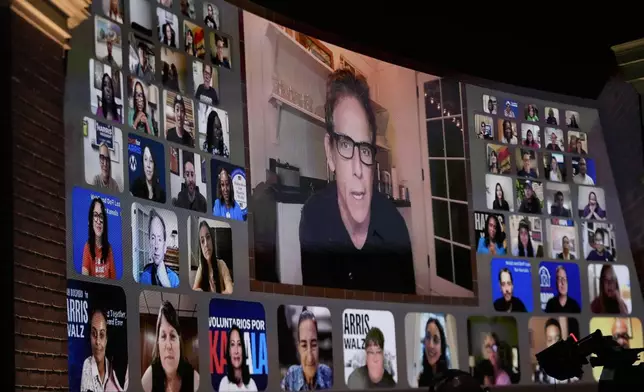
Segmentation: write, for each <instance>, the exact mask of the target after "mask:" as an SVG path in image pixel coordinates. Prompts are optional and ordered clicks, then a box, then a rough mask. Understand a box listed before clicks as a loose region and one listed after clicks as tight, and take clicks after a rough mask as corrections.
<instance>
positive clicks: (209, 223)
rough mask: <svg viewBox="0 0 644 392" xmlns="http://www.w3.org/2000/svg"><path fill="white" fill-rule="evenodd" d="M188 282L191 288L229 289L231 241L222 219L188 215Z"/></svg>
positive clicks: (231, 285)
mask: <svg viewBox="0 0 644 392" xmlns="http://www.w3.org/2000/svg"><path fill="white" fill-rule="evenodd" d="M188 254H189V255H190V286H191V287H192V289H193V290H195V291H205V292H210V293H217V294H232V292H233V243H232V231H231V229H230V225H229V224H228V223H226V222H221V221H216V220H212V219H204V218H199V217H196V216H190V217H188Z"/></svg>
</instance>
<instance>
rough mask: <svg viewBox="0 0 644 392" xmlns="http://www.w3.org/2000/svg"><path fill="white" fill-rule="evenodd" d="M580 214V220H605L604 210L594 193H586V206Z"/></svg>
mask: <svg viewBox="0 0 644 392" xmlns="http://www.w3.org/2000/svg"><path fill="white" fill-rule="evenodd" d="M580 212H581V214H580V215H581V218H584V219H595V220H605V219H606V210H604V209H602V207H601V205H600V204H599V201H598V200H597V194H596V193H595V192H590V193H588V204H586V206H585V207H584V209H583V211H580Z"/></svg>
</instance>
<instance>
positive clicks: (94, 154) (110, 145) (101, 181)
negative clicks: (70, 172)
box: [83, 117, 123, 192]
mask: <svg viewBox="0 0 644 392" xmlns="http://www.w3.org/2000/svg"><path fill="white" fill-rule="evenodd" d="M122 146H123V133H122V132H121V130H120V129H118V128H116V127H113V126H112V125H109V124H104V123H101V122H99V121H96V120H94V119H93V118H90V117H85V118H84V119H83V151H84V163H85V181H86V182H87V183H88V184H89V185H93V186H95V187H97V188H99V189H101V190H107V191H110V192H122V191H123V148H122Z"/></svg>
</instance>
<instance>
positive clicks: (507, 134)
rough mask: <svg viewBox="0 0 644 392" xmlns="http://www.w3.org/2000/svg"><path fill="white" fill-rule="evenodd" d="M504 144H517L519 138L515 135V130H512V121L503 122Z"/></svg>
mask: <svg viewBox="0 0 644 392" xmlns="http://www.w3.org/2000/svg"><path fill="white" fill-rule="evenodd" d="M502 142H503V143H508V144H517V143H518V140H517V137H516V136H515V135H514V130H513V129H512V123H511V122H510V120H503V140H502Z"/></svg>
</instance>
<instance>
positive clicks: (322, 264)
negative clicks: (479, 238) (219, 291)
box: [299, 69, 416, 294]
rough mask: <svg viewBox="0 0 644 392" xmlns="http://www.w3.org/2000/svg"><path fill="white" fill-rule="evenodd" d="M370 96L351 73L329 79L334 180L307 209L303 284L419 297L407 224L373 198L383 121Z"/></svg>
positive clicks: (328, 144)
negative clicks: (393, 271)
mask: <svg viewBox="0 0 644 392" xmlns="http://www.w3.org/2000/svg"><path fill="white" fill-rule="evenodd" d="M368 97H369V86H368V85H367V82H366V80H365V79H364V78H363V77H357V76H355V74H353V73H352V72H351V71H349V70H346V69H341V70H337V71H335V72H334V73H332V74H331V75H330V76H329V79H328V81H327V97H326V103H325V115H326V134H325V136H324V149H325V155H326V158H327V163H328V166H329V169H330V171H332V172H334V173H335V181H333V182H331V183H330V184H329V185H327V186H326V187H325V188H324V189H323V190H322V191H320V192H317V193H316V194H314V195H313V196H311V197H310V198H309V199H308V200H307V201H306V203H305V204H304V207H303V208H302V215H301V220H300V228H299V239H300V248H301V266H302V284H303V285H305V286H318V287H329V288H344V289H353V290H368V291H380V290H382V289H383V287H386V288H387V291H388V292H392V293H408V294H414V293H415V292H416V283H415V276H414V265H413V264H414V260H413V256H412V249H411V240H410V237H409V231H408V230H407V225H406V223H405V220H404V219H403V217H402V216H401V215H400V212H398V210H397V209H396V207H395V205H394V204H393V203H391V201H390V200H388V199H387V198H386V197H385V196H384V195H383V193H381V192H374V186H373V184H374V175H375V173H374V171H375V170H374V169H375V168H376V165H375V163H376V161H375V157H376V147H375V139H376V121H375V113H374V109H373V106H372V104H371V101H370V100H369V98H368ZM365 265H369V268H365ZM394 266H395V269H396V274H393V275H392V274H391V268H394Z"/></svg>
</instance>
